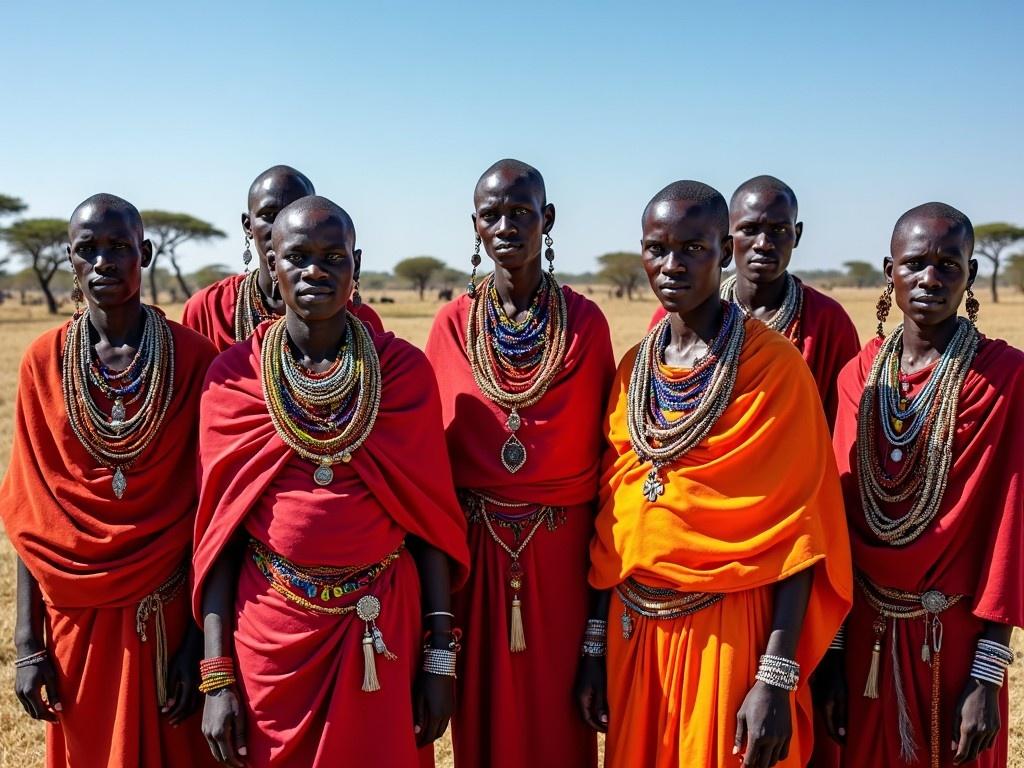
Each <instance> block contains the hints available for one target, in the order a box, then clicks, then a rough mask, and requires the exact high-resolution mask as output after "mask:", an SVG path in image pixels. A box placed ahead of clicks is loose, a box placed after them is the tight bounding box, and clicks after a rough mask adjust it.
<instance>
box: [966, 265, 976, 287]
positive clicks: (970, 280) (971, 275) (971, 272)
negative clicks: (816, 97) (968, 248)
mask: <svg viewBox="0 0 1024 768" xmlns="http://www.w3.org/2000/svg"><path fill="white" fill-rule="evenodd" d="M977 278H978V260H977V259H971V260H970V261H968V262H967V287H968V288H973V287H974V281H975V280H976V279H977Z"/></svg>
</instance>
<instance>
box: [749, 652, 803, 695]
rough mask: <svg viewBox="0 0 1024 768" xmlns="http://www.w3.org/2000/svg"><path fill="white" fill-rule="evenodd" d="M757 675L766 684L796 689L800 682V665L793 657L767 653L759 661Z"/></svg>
mask: <svg viewBox="0 0 1024 768" xmlns="http://www.w3.org/2000/svg"><path fill="white" fill-rule="evenodd" d="M755 677H756V679H757V680H758V681H760V682H762V683H764V684H765V685H770V686H773V687H775V688H782V689H784V690H787V691H795V690H796V689H797V685H798V684H799V682H800V665H799V664H797V663H796V662H795V661H793V660H792V659H787V658H785V657H783V656H773V655H771V654H769V653H766V654H764V655H763V656H761V658H760V660H759V661H758V664H757V675H756V676H755Z"/></svg>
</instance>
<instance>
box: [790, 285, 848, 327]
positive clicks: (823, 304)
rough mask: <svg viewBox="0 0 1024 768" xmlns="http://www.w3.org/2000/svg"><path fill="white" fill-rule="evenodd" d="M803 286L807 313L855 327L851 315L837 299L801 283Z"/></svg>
mask: <svg viewBox="0 0 1024 768" xmlns="http://www.w3.org/2000/svg"><path fill="white" fill-rule="evenodd" d="M801 285H803V289H804V307H805V308H806V310H807V311H809V312H813V313H814V314H815V315H817V316H818V317H827V318H829V319H830V320H831V321H833V322H840V323H842V324H843V325H848V326H849V327H851V328H853V327H854V325H853V320H852V319H851V318H850V313H849V312H847V311H846V307H844V306H843V305H842V304H841V303H840V302H839V301H838V300H837V299H834V298H832V297H831V296H829V295H828V294H826V293H823V292H822V291H819V290H818V289H817V288H813V287H811V286H810V285H807V284H806V283H801Z"/></svg>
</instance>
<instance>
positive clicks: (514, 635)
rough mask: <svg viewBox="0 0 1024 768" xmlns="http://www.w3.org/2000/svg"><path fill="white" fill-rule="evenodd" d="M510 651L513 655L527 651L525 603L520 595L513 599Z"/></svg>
mask: <svg viewBox="0 0 1024 768" xmlns="http://www.w3.org/2000/svg"><path fill="white" fill-rule="evenodd" d="M508 649H509V650H510V651H512V653H521V652H522V651H525V650H526V632H525V631H524V630H523V601H522V600H520V599H519V595H516V596H515V597H513V598H512V626H511V629H510V630H509V637H508Z"/></svg>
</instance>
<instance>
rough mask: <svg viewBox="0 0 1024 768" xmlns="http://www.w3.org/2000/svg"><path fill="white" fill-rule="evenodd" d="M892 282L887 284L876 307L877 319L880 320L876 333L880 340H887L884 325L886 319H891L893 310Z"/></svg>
mask: <svg viewBox="0 0 1024 768" xmlns="http://www.w3.org/2000/svg"><path fill="white" fill-rule="evenodd" d="M893 288H894V286H893V284H892V280H889V281H888V282H887V283H886V284H885V290H884V291H882V295H881V296H879V297H878V303H877V304H876V305H875V317H877V318H878V329H877V330H876V333H877V334H878V338H880V339H884V338H885V327H884V325H883V324H884V323H885V321H886V318H888V317H889V310H891V309H892V292H893Z"/></svg>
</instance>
